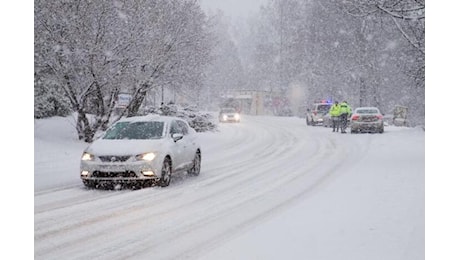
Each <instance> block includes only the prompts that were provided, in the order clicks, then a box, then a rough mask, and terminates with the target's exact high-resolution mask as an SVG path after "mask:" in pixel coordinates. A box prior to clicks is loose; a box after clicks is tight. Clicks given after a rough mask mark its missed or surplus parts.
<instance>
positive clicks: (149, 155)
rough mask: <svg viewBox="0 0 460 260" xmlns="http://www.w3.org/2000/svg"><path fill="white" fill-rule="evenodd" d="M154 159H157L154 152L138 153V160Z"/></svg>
mask: <svg viewBox="0 0 460 260" xmlns="http://www.w3.org/2000/svg"><path fill="white" fill-rule="evenodd" d="M153 159H155V154H154V153H152V152H150V153H143V154H138V155H136V160H138V161H153Z"/></svg>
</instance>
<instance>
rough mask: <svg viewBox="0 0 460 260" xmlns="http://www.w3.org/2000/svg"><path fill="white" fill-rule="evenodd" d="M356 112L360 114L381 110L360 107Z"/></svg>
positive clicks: (376, 112)
mask: <svg viewBox="0 0 460 260" xmlns="http://www.w3.org/2000/svg"><path fill="white" fill-rule="evenodd" d="M356 113H358V114H378V113H379V111H378V110H376V109H358V110H357V111H356Z"/></svg>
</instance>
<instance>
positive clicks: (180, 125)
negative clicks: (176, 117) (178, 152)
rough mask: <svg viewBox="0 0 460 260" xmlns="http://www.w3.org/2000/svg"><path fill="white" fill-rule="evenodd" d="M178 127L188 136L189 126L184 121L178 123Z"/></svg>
mask: <svg viewBox="0 0 460 260" xmlns="http://www.w3.org/2000/svg"><path fill="white" fill-rule="evenodd" d="M177 125H178V126H179V131H180V132H181V133H182V134H184V135H186V134H188V127H187V124H186V123H185V122H183V121H177Z"/></svg>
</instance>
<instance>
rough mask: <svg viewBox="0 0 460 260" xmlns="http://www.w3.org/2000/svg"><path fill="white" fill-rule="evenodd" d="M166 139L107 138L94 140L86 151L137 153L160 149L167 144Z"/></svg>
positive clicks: (114, 153) (115, 153)
mask: <svg viewBox="0 0 460 260" xmlns="http://www.w3.org/2000/svg"><path fill="white" fill-rule="evenodd" d="M167 141H168V140H166V139H155V140H109V139H98V140H96V141H94V142H93V143H92V144H91V145H90V146H89V147H88V148H87V149H86V152H88V153H91V154H93V155H137V154H141V153H145V152H155V151H159V150H162V149H164V148H165V147H166V145H167Z"/></svg>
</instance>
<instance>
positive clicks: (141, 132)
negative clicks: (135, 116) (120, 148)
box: [103, 122, 164, 140]
mask: <svg viewBox="0 0 460 260" xmlns="http://www.w3.org/2000/svg"><path fill="white" fill-rule="evenodd" d="M163 128H164V123H163V122H119V123H116V124H115V125H114V126H113V127H111V128H110V129H109V130H108V131H107V133H106V134H105V135H104V137H103V139H116V140H118V139H128V140H129V139H159V138H161V137H162V136H163Z"/></svg>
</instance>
